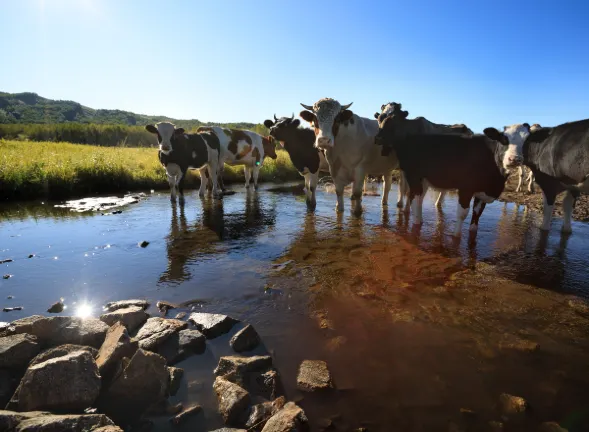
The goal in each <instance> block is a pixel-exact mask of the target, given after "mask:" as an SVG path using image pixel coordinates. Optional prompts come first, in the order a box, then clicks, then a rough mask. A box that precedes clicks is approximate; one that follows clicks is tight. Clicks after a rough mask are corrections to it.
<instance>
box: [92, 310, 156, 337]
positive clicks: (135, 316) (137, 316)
mask: <svg viewBox="0 0 589 432" xmlns="http://www.w3.org/2000/svg"><path fill="white" fill-rule="evenodd" d="M147 318H149V315H147V314H146V313H145V311H144V310H143V308H141V307H139V306H129V307H126V308H122V309H117V310H115V311H113V312H108V313H105V314H103V315H100V321H102V322H103V323H106V324H108V325H109V326H112V325H114V324H115V323H117V322H120V323H121V324H123V325H124V326H125V327H127V330H129V331H130V332H132V331H133V330H135V329H137V328H138V327H139V326H141V325H142V324H143V323H144V322H145V321H147Z"/></svg>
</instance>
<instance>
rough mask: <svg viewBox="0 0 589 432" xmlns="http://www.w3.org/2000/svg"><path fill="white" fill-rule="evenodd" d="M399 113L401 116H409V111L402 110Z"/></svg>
mask: <svg viewBox="0 0 589 432" xmlns="http://www.w3.org/2000/svg"><path fill="white" fill-rule="evenodd" d="M399 115H400V116H401V118H404V119H406V118H407V117H408V116H409V111H401V112H400V113H399Z"/></svg>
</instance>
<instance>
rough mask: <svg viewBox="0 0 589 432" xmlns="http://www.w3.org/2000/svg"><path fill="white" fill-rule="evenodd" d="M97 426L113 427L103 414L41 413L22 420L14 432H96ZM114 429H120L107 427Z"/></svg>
mask: <svg viewBox="0 0 589 432" xmlns="http://www.w3.org/2000/svg"><path fill="white" fill-rule="evenodd" d="M99 427H111V428H112V427H115V426H114V423H113V422H112V420H111V419H109V418H108V417H107V416H105V415H104V414H83V415H77V414H72V415H41V416H37V417H33V418H30V419H26V420H24V421H22V422H21V423H20V424H19V425H18V426H17V427H16V429H15V432H57V431H68V432H87V431H92V432H96V431H97V430H104V429H97V428H99ZM107 430H108V431H109V432H110V431H113V432H114V431H116V430H120V429H118V428H117V429H107Z"/></svg>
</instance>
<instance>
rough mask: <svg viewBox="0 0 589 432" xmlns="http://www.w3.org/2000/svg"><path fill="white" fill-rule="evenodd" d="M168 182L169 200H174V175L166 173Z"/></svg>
mask: <svg viewBox="0 0 589 432" xmlns="http://www.w3.org/2000/svg"><path fill="white" fill-rule="evenodd" d="M168 184H169V185H170V201H172V202H176V176H172V175H170V174H168Z"/></svg>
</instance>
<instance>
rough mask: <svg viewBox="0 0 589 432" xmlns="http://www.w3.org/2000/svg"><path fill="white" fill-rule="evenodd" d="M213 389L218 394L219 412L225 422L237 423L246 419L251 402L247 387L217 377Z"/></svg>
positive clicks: (229, 423)
mask: <svg viewBox="0 0 589 432" xmlns="http://www.w3.org/2000/svg"><path fill="white" fill-rule="evenodd" d="M213 390H214V391H215V393H216V394H217V401H218V402H219V413H220V414H221V416H222V417H223V420H224V421H225V424H228V425H236V424H238V423H240V422H242V420H245V418H244V417H245V416H246V415H247V408H248V407H249V404H250V395H249V393H248V392H247V391H245V389H243V388H241V387H240V386H238V385H237V384H234V383H232V382H230V381H227V380H226V379H224V378H222V377H217V378H216V379H215V382H214V384H213Z"/></svg>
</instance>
